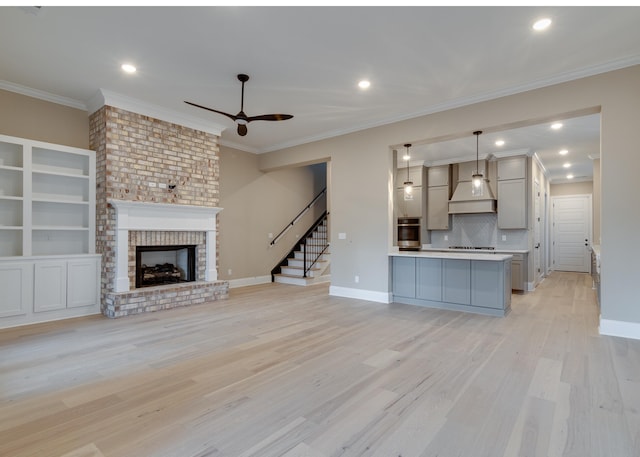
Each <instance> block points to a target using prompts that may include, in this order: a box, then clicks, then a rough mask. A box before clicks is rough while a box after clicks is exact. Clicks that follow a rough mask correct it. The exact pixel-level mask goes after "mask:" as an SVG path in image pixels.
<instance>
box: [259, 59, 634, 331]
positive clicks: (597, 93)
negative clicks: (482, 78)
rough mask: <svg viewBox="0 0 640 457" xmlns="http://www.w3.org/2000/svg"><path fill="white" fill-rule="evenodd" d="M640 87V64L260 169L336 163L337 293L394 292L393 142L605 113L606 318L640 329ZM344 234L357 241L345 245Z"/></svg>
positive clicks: (284, 157) (268, 157) (287, 155)
mask: <svg viewBox="0 0 640 457" xmlns="http://www.w3.org/2000/svg"><path fill="white" fill-rule="evenodd" d="M638 81H640V65H636V66H633V67H629V68H625V69H621V70H616V71H612V72H608V73H603V74H600V75H596V76H591V77H587V78H583V79H579V80H575V81H571V82H566V83H562V84H557V85H553V86H549V87H544V88H541V89H536V90H532V91H528V92H523V93H520V94H516V95H511V96H506V97H502V98H498V99H495V100H490V101H486V102H481V103H476V104H474V105H469V106H465V107H461V108H457V109H452V110H448V111H443V112H439V113H435V114H431V115H427V116H422V117H418V118H415V119H410V120H406V121H402V122H398V123H395V124H390V125H385V126H381V127H376V128H372V129H369V130H365V131H361V132H356V133H351V134H348V135H344V136H341V137H338V138H331V139H327V140H323V141H318V142H315V143H310V144H305V145H301V146H296V147H292V148H287V149H283V150H280V151H274V152H271V153H268V154H264V155H262V156H261V157H260V166H261V168H262V169H264V170H269V169H272V168H277V167H282V166H286V165H288V164H294V163H299V162H305V161H313V160H318V159H319V158H321V157H327V156H329V157H331V164H332V170H331V173H332V175H331V176H332V177H331V181H332V199H331V208H332V211H331V213H332V215H333V216H332V225H331V236H332V239H333V240H334V242H332V246H331V252H332V264H331V272H332V279H331V280H332V287H334V286H335V287H344V288H350V289H360V290H362V291H363V292H365V293H368V294H376V296H377V297H383V296H385V295H387V296H388V293H389V260H388V255H387V252H388V249H389V248H390V246H391V242H392V239H393V236H392V229H391V228H392V226H393V224H392V214H393V209H392V205H393V199H392V198H391V197H390V194H392V188H391V186H392V182H393V181H392V168H393V167H392V163H391V152H390V145H397V144H402V143H406V142H412V143H415V142H416V141H417V140H421V139H435V138H440V137H443V136H446V135H452V136H461V135H467V136H468V135H469V133H470V132H473V131H474V130H478V129H482V130H486V131H489V130H502V129H505V128H508V127H510V126H512V125H514V124H518V123H532V124H533V123H540V122H547V121H552V120H556V119H559V118H563V117H572V116H578V115H584V114H588V113H594V112H600V113H601V125H602V128H601V145H602V156H601V157H602V159H601V177H602V201H601V204H602V219H601V224H602V225H601V246H602V251H603V259H606V261H605V262H603V269H602V276H601V278H602V304H601V311H602V317H603V319H607V320H611V321H623V322H634V323H640V307H639V306H637V298H636V290H635V287H634V285H635V283H636V282H637V278H638V277H640V264H639V263H638V262H637V259H638V258H639V257H640V246H639V245H638V244H637V243H636V242H635V239H636V232H637V227H639V226H640V212H637V211H630V210H629V209H630V208H635V207H637V202H636V199H635V192H631V191H630V186H631V185H632V183H634V182H635V177H634V174H635V173H636V171H637V170H638V169H640V154H639V153H638V146H637V138H635V137H636V136H637V133H636V132H637V122H638V119H640V104H639V103H637V100H640V84H638ZM357 170H366V172H357ZM338 232H343V233H346V234H347V235H348V237H347V239H345V240H338V239H337V236H335V235H336V234H337V233H338ZM354 275H359V277H360V282H359V283H355V281H354Z"/></svg>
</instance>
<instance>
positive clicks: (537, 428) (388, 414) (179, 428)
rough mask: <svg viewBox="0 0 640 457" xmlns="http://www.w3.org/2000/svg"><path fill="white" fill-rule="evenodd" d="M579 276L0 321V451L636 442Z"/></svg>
mask: <svg viewBox="0 0 640 457" xmlns="http://www.w3.org/2000/svg"><path fill="white" fill-rule="evenodd" d="M597 326H598V320H597V308H596V305H595V302H594V296H593V290H592V289H591V280H590V278H589V276H588V275H584V274H574V273H554V274H552V275H551V276H550V277H549V278H547V279H546V280H545V281H544V282H543V283H542V284H541V285H540V286H539V287H538V289H537V290H536V291H535V292H533V293H528V294H525V295H514V299H513V310H512V312H511V313H510V314H509V315H508V316H507V317H506V318H493V317H484V316H478V315H473V314H464V313H457V312H452V311H442V310H432V309H428V308H421V307H415V306H409V305H397V304H392V305H383V304H379V303H372V302H366V301H361V300H355V299H345V298H337V297H330V296H328V286H327V285H323V284H321V285H317V286H311V287H306V288H302V287H296V286H288V285H283V284H269V285H265V286H254V287H246V288H243V289H232V290H231V294H230V298H229V299H228V300H225V301H222V302H218V303H214V304H209V305H201V306H196V307H191V308H188V309H180V310H171V311H163V312H160V313H153V314H147V315H143V316H135V317H128V318H123V319H117V320H109V319H106V318H102V317H97V316H96V317H90V318H82V319H75V320H67V321H63V322H56V323H50V324H43V325H35V326H30V327H25V328H18V329H9V330H2V331H0V455H1V456H11V457H18V456H29V457H36V456H56V457H57V456H65V457H80V456H82V457H89V456H105V457H115V456H126V457H142V456H144V457H146V456H149V457H151V456H153V457H157V456H163V457H164V456H170V457H195V456H200V457H203V456H215V457H249V456H253V457H269V456H286V457H294V456H308V457H330V456H377V457H398V456H401V457H410V456H434V457H435V456H440V457H455V456H469V457H481V456H487V457H500V456H544V457H553V456H576V457H591V456H594V457H595V456H607V457H627V456H628V457H631V456H636V457H637V456H639V455H640V341H634V340H626V339H623V338H613V337H603V336H599V335H598V331H597Z"/></svg>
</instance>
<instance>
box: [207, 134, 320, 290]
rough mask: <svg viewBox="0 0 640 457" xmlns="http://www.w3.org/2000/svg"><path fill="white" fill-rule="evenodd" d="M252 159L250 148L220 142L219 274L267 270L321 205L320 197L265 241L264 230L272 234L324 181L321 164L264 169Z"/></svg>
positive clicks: (237, 276) (244, 275)
mask: <svg viewBox="0 0 640 457" xmlns="http://www.w3.org/2000/svg"><path fill="white" fill-rule="evenodd" d="M258 163H259V156H257V155H255V154H251V153H248V152H244V151H239V150H237V149H232V148H229V147H225V146H221V147H220V206H221V207H222V208H223V211H222V212H220V214H219V216H218V218H219V223H220V225H219V242H220V250H219V254H220V256H219V269H218V277H219V278H220V279H225V280H250V279H252V278H262V277H264V276H268V275H270V273H271V269H272V268H273V267H274V266H276V264H277V263H278V262H279V261H280V260H281V259H282V258H283V257H284V256H285V255H286V254H287V253H288V252H289V250H290V249H291V248H292V247H293V245H294V244H295V242H296V240H297V239H298V238H297V237H300V236H302V235H304V233H305V232H306V231H307V229H308V228H309V226H310V225H311V223H312V222H313V221H314V220H316V218H317V217H319V215H320V214H321V213H322V210H324V208H325V203H326V200H324V199H323V200H322V201H321V202H319V204H318V205H317V206H315V207H314V208H313V210H312V211H309V212H308V213H307V214H306V215H305V216H304V217H303V218H302V219H301V220H300V222H299V223H297V224H296V225H294V226H293V228H292V229H291V230H289V231H288V232H287V234H286V235H285V236H284V237H283V238H282V239H281V240H280V241H279V242H278V243H277V244H276V245H275V246H270V242H271V239H270V238H269V236H268V235H269V233H272V234H273V236H274V237H275V236H277V235H278V233H279V232H280V231H281V230H282V229H283V228H284V227H285V226H286V225H287V224H288V223H289V222H291V220H292V219H293V218H294V217H295V216H296V215H297V214H298V213H299V212H300V211H301V210H302V209H303V208H304V207H305V206H306V205H308V204H309V203H310V202H311V200H313V198H314V197H315V196H316V195H317V194H318V193H319V192H320V191H321V190H322V189H323V188H324V187H325V186H326V183H327V179H326V166H325V164H317V165H311V166H301V167H290V168H285V169H280V170H275V171H272V172H268V173H265V172H262V171H260V170H259V168H258ZM296 236H297V237H296ZM229 270H231V273H229ZM258 282H259V281H258Z"/></svg>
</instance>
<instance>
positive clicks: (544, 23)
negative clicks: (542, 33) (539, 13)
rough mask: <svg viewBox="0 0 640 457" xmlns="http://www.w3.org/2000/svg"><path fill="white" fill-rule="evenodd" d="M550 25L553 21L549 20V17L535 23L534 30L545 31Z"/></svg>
mask: <svg viewBox="0 0 640 457" xmlns="http://www.w3.org/2000/svg"><path fill="white" fill-rule="evenodd" d="M550 25H551V19H549V18H548V17H545V18H542V19H538V20H537V21H536V22H534V23H533V30H538V31H539V30H545V29H546V28H548V27H549V26H550Z"/></svg>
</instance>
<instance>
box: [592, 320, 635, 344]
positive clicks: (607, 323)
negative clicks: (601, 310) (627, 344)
mask: <svg viewBox="0 0 640 457" xmlns="http://www.w3.org/2000/svg"><path fill="white" fill-rule="evenodd" d="M598 331H599V332H600V335H607V336H619V337H622V338H631V339H634V340H640V322H625V321H614V320H610V319H602V317H601V318H600V327H599V329H598Z"/></svg>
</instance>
